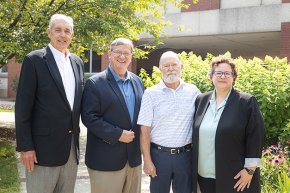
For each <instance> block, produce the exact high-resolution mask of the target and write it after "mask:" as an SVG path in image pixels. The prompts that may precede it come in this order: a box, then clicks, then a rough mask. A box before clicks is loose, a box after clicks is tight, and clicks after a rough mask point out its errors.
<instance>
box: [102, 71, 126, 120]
mask: <svg viewBox="0 0 290 193" xmlns="http://www.w3.org/2000/svg"><path fill="white" fill-rule="evenodd" d="M106 76H107V80H108V83H109V85H110V86H111V87H112V89H113V91H114V92H115V94H116V95H117V97H118V99H119V101H120V103H121V105H122V107H123V109H124V112H125V114H126V117H127V118H128V120H129V121H130V123H131V118H130V114H129V111H128V109H127V105H126V102H125V99H124V97H123V94H122V93H121V91H120V88H119V86H118V84H117V82H116V80H115V78H114V76H113V74H112V73H111V72H110V70H109V68H107V70H106Z"/></svg>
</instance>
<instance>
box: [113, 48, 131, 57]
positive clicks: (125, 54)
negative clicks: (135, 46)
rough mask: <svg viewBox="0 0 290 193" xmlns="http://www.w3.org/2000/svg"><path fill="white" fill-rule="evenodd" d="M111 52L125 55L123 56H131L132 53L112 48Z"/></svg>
mask: <svg viewBox="0 0 290 193" xmlns="http://www.w3.org/2000/svg"><path fill="white" fill-rule="evenodd" d="M112 52H113V53H114V54H116V55H117V56H122V55H123V56H125V57H129V56H132V53H131V52H122V51H118V50H112Z"/></svg>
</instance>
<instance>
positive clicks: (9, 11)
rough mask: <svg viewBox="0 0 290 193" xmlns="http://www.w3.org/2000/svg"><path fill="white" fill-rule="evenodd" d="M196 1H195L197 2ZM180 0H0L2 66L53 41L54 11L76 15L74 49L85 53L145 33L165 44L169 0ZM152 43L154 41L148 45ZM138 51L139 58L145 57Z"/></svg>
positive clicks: (135, 38) (179, 4) (134, 38)
mask: <svg viewBox="0 0 290 193" xmlns="http://www.w3.org/2000/svg"><path fill="white" fill-rule="evenodd" d="M194 1H196V0H194ZM180 2H181V1H176V0H168V1H164V0H18V1H10V0H1V2H0V67H1V66H2V65H3V64H5V63H6V62H7V59H9V58H11V57H13V56H16V58H17V59H19V60H22V58H23V56H24V55H25V54H27V53H28V52H30V51H32V50H35V49H39V48H42V47H44V46H45V45H46V44H47V43H48V41H49V40H48V37H47V34H46V29H47V26H48V22H49V19H50V17H51V16H52V15H53V14H55V13H63V14H67V15H69V16H72V17H73V19H74V22H75V29H74V31H75V38H74V41H73V45H72V46H71V50H72V51H74V52H76V53H78V54H80V53H82V52H83V51H84V50H86V49H90V48H92V49H93V50H94V51H96V52H97V53H99V54H101V53H102V52H104V51H107V45H108V43H109V42H111V41H112V40H113V39H115V38H116V37H120V36H122V37H127V38H130V39H132V40H135V41H136V40H138V39H139V37H140V34H142V33H145V34H148V35H150V36H152V37H154V42H152V43H151V44H153V46H154V45H157V44H160V43H161V42H160V39H159V37H161V35H162V30H163V28H164V27H165V26H168V25H170V22H168V21H164V18H163V15H164V11H165V8H166V3H173V4H174V5H175V6H178V7H182V6H185V5H183V4H182V3H180ZM150 46H152V45H149V47H150ZM144 54H146V52H145V51H143V52H142V51H141V50H139V52H137V56H139V57H140V56H144Z"/></svg>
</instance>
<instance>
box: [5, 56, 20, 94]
mask: <svg viewBox="0 0 290 193" xmlns="http://www.w3.org/2000/svg"><path fill="white" fill-rule="evenodd" d="M7 66H8V98H15V97H16V92H15V91H14V84H15V81H18V78H19V74H20V70H21V66H22V65H21V64H19V63H18V62H17V61H16V59H15V58H12V59H11V60H9V62H8V64H7Z"/></svg>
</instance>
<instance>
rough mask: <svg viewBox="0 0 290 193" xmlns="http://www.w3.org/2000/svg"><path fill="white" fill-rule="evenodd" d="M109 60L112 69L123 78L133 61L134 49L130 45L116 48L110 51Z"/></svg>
mask: <svg viewBox="0 0 290 193" xmlns="http://www.w3.org/2000/svg"><path fill="white" fill-rule="evenodd" d="M109 60H110V65H111V68H112V69H113V70H114V71H115V72H116V73H117V74H118V75H119V76H121V77H123V76H124V75H125V74H126V72H127V69H128V66H129V65H130V63H131V61H132V48H131V46H130V45H127V44H123V45H118V46H114V47H113V48H112V50H111V51H109Z"/></svg>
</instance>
